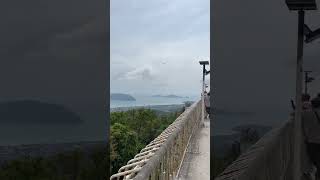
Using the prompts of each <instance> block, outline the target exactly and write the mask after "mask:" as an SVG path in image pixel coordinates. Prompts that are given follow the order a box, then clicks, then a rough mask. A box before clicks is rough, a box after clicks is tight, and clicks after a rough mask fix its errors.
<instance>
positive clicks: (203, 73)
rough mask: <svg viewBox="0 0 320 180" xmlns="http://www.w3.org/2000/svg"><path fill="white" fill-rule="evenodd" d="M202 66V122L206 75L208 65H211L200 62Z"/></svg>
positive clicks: (207, 62)
mask: <svg viewBox="0 0 320 180" xmlns="http://www.w3.org/2000/svg"><path fill="white" fill-rule="evenodd" d="M199 63H200V65H202V67H203V69H202V93H201V94H202V97H201V107H202V111H201V121H203V120H204V90H205V82H204V80H205V75H206V72H207V70H206V65H209V61H199Z"/></svg>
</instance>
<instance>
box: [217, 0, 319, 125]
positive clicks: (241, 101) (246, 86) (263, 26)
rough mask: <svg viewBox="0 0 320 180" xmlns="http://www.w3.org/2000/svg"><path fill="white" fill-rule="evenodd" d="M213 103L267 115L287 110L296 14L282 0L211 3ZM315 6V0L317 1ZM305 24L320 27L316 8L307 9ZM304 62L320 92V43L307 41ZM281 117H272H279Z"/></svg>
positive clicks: (291, 94) (291, 89)
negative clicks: (213, 68)
mask: <svg viewBox="0 0 320 180" xmlns="http://www.w3.org/2000/svg"><path fill="white" fill-rule="evenodd" d="M212 3H213V6H212V7H213V9H212V11H213V16H212V23H213V32H212V37H213V50H214V54H213V56H214V62H215V67H216V68H215V69H216V71H215V81H214V82H215V83H214V84H215V89H216V93H215V97H214V98H215V103H216V106H218V107H229V108H232V109H238V110H239V109H240V110H241V109H242V110H245V111H256V110H259V111H265V112H268V113H269V114H273V113H276V111H275V110H277V111H279V110H280V111H281V112H282V114H283V115H287V112H285V111H283V109H285V108H287V109H290V98H294V95H295V71H296V66H295V64H296V52H297V51H296V47H297V13H296V12H289V10H288V8H287V6H286V4H285V1H284V0H280V1H279V0H269V1H264V0H244V1H238V0H225V1H213V2H212ZM318 4H319V2H318ZM306 23H307V24H308V25H309V26H310V27H311V28H312V29H315V28H318V27H320V13H319V10H318V11H315V12H307V13H306ZM304 53H305V54H304V55H305V56H304V62H305V63H304V65H305V68H306V69H307V70H313V71H314V72H315V73H314V75H316V76H317V77H316V78H317V79H316V80H315V81H314V82H313V83H312V84H311V85H310V86H311V91H310V92H311V94H312V95H315V93H317V92H320V86H319V85H320V83H319V82H320V71H319V69H320V61H319V60H320V44H319V41H318V42H314V43H312V44H307V45H305V52H304ZM280 120H283V119H273V121H280Z"/></svg>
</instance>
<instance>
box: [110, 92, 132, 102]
mask: <svg viewBox="0 0 320 180" xmlns="http://www.w3.org/2000/svg"><path fill="white" fill-rule="evenodd" d="M110 99H111V100H118V101H135V100H136V99H135V98H134V97H133V96H131V95H129V94H122V93H111V94H110Z"/></svg>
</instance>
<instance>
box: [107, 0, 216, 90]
mask: <svg viewBox="0 0 320 180" xmlns="http://www.w3.org/2000/svg"><path fill="white" fill-rule="evenodd" d="M209 16H210V8H209V0H197V1H195V0H139V1H138V0H111V24H110V31H111V32H110V33H111V34H110V36H111V37H110V38H111V40H110V44H111V49H110V53H111V55H110V57H111V60H110V68H111V74H110V87H111V92H122V93H132V94H142V93H146V94H158V93H160V94H169V93H174V94H178V95H179V94H185V95H198V94H199V93H200V90H201V73H202V70H201V67H200V65H199V63H198V60H199V59H206V60H209V51H210V50H209V48H210V47H209V43H210V39H209V38H210V35H209V34H210V32H209V31H210V29H209V23H210V22H209V21H210V18H209Z"/></svg>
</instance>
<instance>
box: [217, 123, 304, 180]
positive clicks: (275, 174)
mask: <svg viewBox="0 0 320 180" xmlns="http://www.w3.org/2000/svg"><path fill="white" fill-rule="evenodd" d="M293 137H294V136H293V119H291V120H290V121H288V122H286V123H285V124H284V125H283V126H281V127H280V128H277V129H273V130H272V131H270V132H269V133H267V134H266V135H265V136H264V137H262V138H261V139H260V140H259V141H258V142H257V143H256V144H254V145H253V146H252V147H250V148H249V149H248V150H247V151H246V152H245V153H244V154H242V155H240V157H239V158H238V159H237V160H236V161H234V162H233V163H232V164H231V165H230V166H228V167H227V168H226V169H225V170H224V172H223V173H222V174H220V175H219V177H217V178H216V179H215V180H291V179H293V178H292V174H293V173H292V164H293V161H292V160H293ZM301 145H302V147H303V148H302V153H301V155H302V158H301V160H302V165H301V168H302V170H301V171H302V172H306V171H307V170H308V168H310V163H309V159H308V156H307V154H306V148H305V145H304V144H303V143H301ZM301 179H303V178H301Z"/></svg>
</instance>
